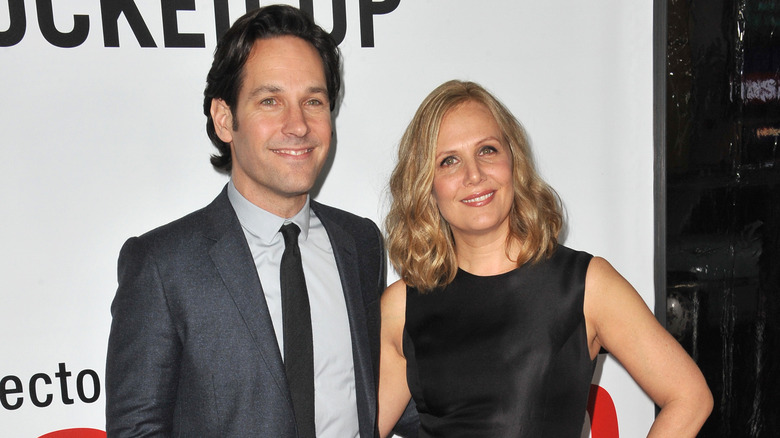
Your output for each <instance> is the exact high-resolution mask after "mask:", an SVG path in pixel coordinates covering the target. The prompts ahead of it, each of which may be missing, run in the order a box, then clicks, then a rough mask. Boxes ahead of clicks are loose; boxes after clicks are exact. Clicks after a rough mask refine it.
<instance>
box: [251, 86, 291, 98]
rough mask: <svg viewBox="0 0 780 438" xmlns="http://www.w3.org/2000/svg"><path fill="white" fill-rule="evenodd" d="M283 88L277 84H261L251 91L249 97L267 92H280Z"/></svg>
mask: <svg viewBox="0 0 780 438" xmlns="http://www.w3.org/2000/svg"><path fill="white" fill-rule="evenodd" d="M282 90H283V88H282V87H279V86H277V85H260V86H259V87H257V88H255V89H254V90H252V91H251V92H250V93H249V98H250V99H252V98H255V97H257V96H258V95H261V94H265V93H278V92H280V91H282Z"/></svg>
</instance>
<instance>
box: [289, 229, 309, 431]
mask: <svg viewBox="0 0 780 438" xmlns="http://www.w3.org/2000/svg"><path fill="white" fill-rule="evenodd" d="M281 232H282V236H283V237H284V254H283V255H282V267H281V274H280V280H281V286H282V325H283V330H284V368H285V371H286V372H287V382H288V383H289V385H290V393H291V394H292V401H293V409H294V410H295V423H296V425H297V426H298V437H299V438H314V436H315V428H314V352H313V346H312V335H311V311H310V308H309V294H308V292H307V291H306V280H305V279H304V276H303V266H302V265H301V250H300V248H298V233H300V232H301V230H300V229H299V228H298V226H297V225H295V224H293V223H289V224H285V225H284V226H282V229H281Z"/></svg>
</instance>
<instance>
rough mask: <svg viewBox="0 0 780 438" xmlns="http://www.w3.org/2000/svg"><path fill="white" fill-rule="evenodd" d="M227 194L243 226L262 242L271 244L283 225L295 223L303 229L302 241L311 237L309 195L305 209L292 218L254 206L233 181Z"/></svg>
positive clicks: (229, 184) (300, 237) (304, 205)
mask: <svg viewBox="0 0 780 438" xmlns="http://www.w3.org/2000/svg"><path fill="white" fill-rule="evenodd" d="M227 194H228V199H229V200H230V204H231V205H232V206H233V209H234V210H235V211H236V216H238V221H239V222H240V223H241V226H242V227H243V228H244V229H245V230H247V231H248V232H249V233H251V234H252V235H254V236H255V237H257V238H259V239H260V240H261V241H263V242H266V243H270V242H271V241H272V240H273V239H274V238H275V237H276V236H278V235H279V229H280V228H282V225H284V224H286V223H289V222H292V223H294V224H295V225H297V226H298V228H300V229H301V234H300V236H299V239H300V240H301V241H305V240H306V239H307V238H308V237H309V220H310V218H311V209H310V208H309V200H310V199H309V195H308V194H307V195H306V202H305V203H304V204H303V208H301V210H300V211H299V212H298V213H296V214H295V216H293V217H291V218H283V217H280V216H277V215H275V214H273V213H271V212H269V211H266V210H263V209H262V208H260V207H258V206H257V205H255V204H253V203H252V202H251V201H249V200H248V199H246V198H245V197H244V195H242V194H241V193H240V192H239V191H238V189H236V186H235V185H233V181H232V180H231V181H230V182H228V189H227Z"/></svg>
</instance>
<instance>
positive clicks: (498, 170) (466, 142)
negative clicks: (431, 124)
mask: <svg viewBox="0 0 780 438" xmlns="http://www.w3.org/2000/svg"><path fill="white" fill-rule="evenodd" d="M503 138H504V136H503V135H502V134H501V130H500V129H499V127H498V124H497V123H496V121H495V119H494V118H493V115H492V114H491V113H490V111H489V110H488V109H487V107H485V106H484V105H482V104H481V103H477V102H473V101H468V102H465V103H463V104H461V105H458V106H457V107H455V108H453V109H452V110H450V111H449V112H448V113H446V114H445V116H444V118H443V119H442V124H441V127H440V128H439V137H438V139H437V141H436V157H435V161H434V166H435V169H434V177H433V198H434V199H435V201H436V204H437V205H438V207H439V211H440V212H441V214H442V216H443V217H444V219H445V220H446V221H447V222H448V223H449V224H450V227H451V228H452V232H453V236H454V237H455V238H456V239H460V238H464V237H468V236H474V237H477V236H485V237H492V238H498V237H500V238H505V237H506V235H507V233H508V232H509V212H510V210H511V208H512V202H513V199H514V195H513V190H512V156H511V152H510V150H509V146H508V145H506V144H505V143H504V139H503Z"/></svg>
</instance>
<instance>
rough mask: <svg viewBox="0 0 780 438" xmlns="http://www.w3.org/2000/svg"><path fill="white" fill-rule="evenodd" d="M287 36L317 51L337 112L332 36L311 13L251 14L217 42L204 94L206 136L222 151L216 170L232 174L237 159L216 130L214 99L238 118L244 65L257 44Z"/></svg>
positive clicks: (274, 8) (337, 65) (283, 9)
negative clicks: (267, 39) (237, 109)
mask: <svg viewBox="0 0 780 438" xmlns="http://www.w3.org/2000/svg"><path fill="white" fill-rule="evenodd" d="M286 35H289V36H295V37H298V38H301V39H302V40H304V41H306V42H308V43H309V44H311V45H312V46H314V48H315V49H317V52H318V53H319V55H320V58H321V59H322V66H323V69H324V71H325V81H326V84H327V86H328V99H329V100H330V109H331V111H333V110H334V109H335V106H336V101H337V99H338V96H339V91H340V89H341V56H340V54H339V49H338V46H337V45H336V43H335V42H334V41H333V38H331V36H330V34H328V32H326V31H325V30H323V29H322V28H321V27H319V26H318V25H317V24H315V23H314V20H313V19H312V18H311V17H310V16H309V15H308V14H306V13H305V12H303V11H301V10H300V9H298V8H294V7H292V6H286V5H271V6H265V7H262V8H259V9H255V10H254V11H251V12H248V13H247V14H246V15H244V16H243V17H241V18H239V19H238V20H236V22H235V23H233V26H231V28H230V29H229V30H228V31H227V32H226V33H225V35H224V36H223V37H222V38H221V39H220V40H219V42H218V43H217V48H216V50H215V51H214V62H213V63H212V64H211V70H209V74H208V77H207V78H206V89H205V90H204V92H203V95H204V99H203V113H204V114H205V115H206V118H207V120H206V133H207V134H208V136H209V138H210V139H211V142H212V143H214V146H216V147H217V149H218V150H219V154H215V155H212V156H211V164H212V165H213V166H214V167H215V168H217V169H219V170H223V171H226V172H230V170H231V168H232V165H233V160H232V158H231V156H230V144H228V143H225V142H223V141H222V140H221V139H220V138H219V136H218V135H217V133H216V130H215V128H214V120H213V119H212V118H211V100H212V99H215V98H216V99H222V100H223V101H225V103H226V104H227V105H228V107H229V108H230V111H231V112H232V113H233V115H234V116H235V114H236V106H237V103H238V102H237V101H238V93H239V90H240V89H241V85H242V83H243V79H244V76H243V75H244V64H246V61H247V59H248V58H249V53H250V51H251V50H252V46H253V45H254V43H255V41H257V40H259V39H264V38H272V37H278V36H286ZM237 120H238V119H237V118H236V117H233V129H238V121H237Z"/></svg>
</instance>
